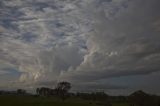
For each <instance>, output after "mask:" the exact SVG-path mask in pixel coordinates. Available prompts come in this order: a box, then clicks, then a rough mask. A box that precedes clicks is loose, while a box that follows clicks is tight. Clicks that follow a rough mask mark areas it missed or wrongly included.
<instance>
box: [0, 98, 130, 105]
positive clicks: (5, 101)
mask: <svg viewBox="0 0 160 106" xmlns="http://www.w3.org/2000/svg"><path fill="white" fill-rule="evenodd" d="M0 106H98V105H97V104H96V103H95V102H94V101H85V100H81V99H75V98H70V99H67V100H66V101H64V102H63V101H61V100H60V99H57V98H53V97H52V98H51V97H50V98H45V97H33V96H0ZM101 106H102V105H101ZM113 106H128V105H127V104H125V103H113Z"/></svg>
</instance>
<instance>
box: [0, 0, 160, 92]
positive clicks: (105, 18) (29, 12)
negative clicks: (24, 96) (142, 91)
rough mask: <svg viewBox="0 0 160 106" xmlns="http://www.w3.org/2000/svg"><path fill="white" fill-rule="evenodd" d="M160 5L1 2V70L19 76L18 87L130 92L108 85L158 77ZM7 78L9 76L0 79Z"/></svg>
mask: <svg viewBox="0 0 160 106" xmlns="http://www.w3.org/2000/svg"><path fill="white" fill-rule="evenodd" d="M159 4H160V2H159V0H152V1H151V0H145V2H144V1H143V0H134V1H131V0H87V1H85V0H74V1H73V0H62V1H60V0H46V1H43V0H36V1H35V0H27V1H22V0H14V1H10V0H6V1H1V2H0V15H1V18H0V34H1V35H0V41H1V42H0V57H1V59H0V64H1V65H0V69H3V68H6V67H7V68H9V69H16V70H17V71H18V72H19V73H21V74H20V76H19V77H18V78H17V79H16V80H15V83H16V84H15V86H24V87H26V86H31V87H34V86H38V85H44V86H50V85H53V84H54V83H55V82H57V81H61V80H67V81H70V82H72V83H73V85H74V84H77V85H76V86H77V87H79V86H80V85H81V84H80V83H82V86H85V88H84V89H87V88H88V89H90V88H93V89H100V88H101V89H117V90H118V89H129V88H128V86H127V84H126V85H125V86H123V85H122V84H115V85H114V84H107V83H104V82H105V79H111V78H120V79H121V77H125V76H128V77H131V76H136V75H140V76H144V75H147V76H150V75H151V74H154V73H158V72H159V71H160V66H159V64H158V63H159V62H160V43H159V40H160V36H159V34H160V30H159V28H160V24H159V22H160V19H159V17H160V14H159V12H158V10H159V9H160V8H159ZM4 72H8V71H7V70H6V71H5V70H4V71H2V72H0V73H4ZM13 72H14V71H13ZM12 74H13V73H12ZM15 74H16V75H19V74H18V73H16V72H15ZM8 78H9V77H8ZM99 81H102V82H101V83H102V84H99ZM111 81H113V80H111ZM84 83H87V84H86V85H83V84H84ZM121 83H122V82H121ZM137 85H138V84H137ZM135 86H136V84H135ZM142 88H144V87H142ZM75 89H76V87H75ZM128 91H129V90H128Z"/></svg>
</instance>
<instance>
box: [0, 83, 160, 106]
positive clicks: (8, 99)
mask: <svg viewBox="0 0 160 106" xmlns="http://www.w3.org/2000/svg"><path fill="white" fill-rule="evenodd" d="M70 89H71V84H70V83H69V82H60V83H58V84H57V86H56V87H55V88H54V89H51V88H46V87H41V88H37V89H36V93H37V94H36V95H33V94H29V93H27V92H26V91H25V90H23V89H18V90H17V91H0V105H1V106H21V105H23V106H160V97H159V96H156V95H150V94H147V93H145V92H143V91H141V90H140V91H136V92H134V93H132V94H131V95H130V96H109V95H107V94H106V93H105V92H92V93H70V92H69V90H70Z"/></svg>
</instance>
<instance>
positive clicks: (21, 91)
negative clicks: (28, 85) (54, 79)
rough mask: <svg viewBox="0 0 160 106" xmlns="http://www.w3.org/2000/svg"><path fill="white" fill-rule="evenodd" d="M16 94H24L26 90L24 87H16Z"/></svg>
mask: <svg viewBox="0 0 160 106" xmlns="http://www.w3.org/2000/svg"><path fill="white" fill-rule="evenodd" d="M17 94H21V95H22V94H26V90H24V89H17Z"/></svg>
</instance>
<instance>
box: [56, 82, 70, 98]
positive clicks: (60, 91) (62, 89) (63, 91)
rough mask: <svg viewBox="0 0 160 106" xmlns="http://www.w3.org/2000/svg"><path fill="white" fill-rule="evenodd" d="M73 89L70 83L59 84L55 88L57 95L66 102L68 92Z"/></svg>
mask: <svg viewBox="0 0 160 106" xmlns="http://www.w3.org/2000/svg"><path fill="white" fill-rule="evenodd" d="M70 89H71V84H70V83H69V82H65V81H64V82H59V83H58V84H57V86H56V88H55V91H56V92H57V95H58V96H59V97H61V98H62V100H63V101H64V100H65V99H66V97H67V95H68V91H69V90H70Z"/></svg>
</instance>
